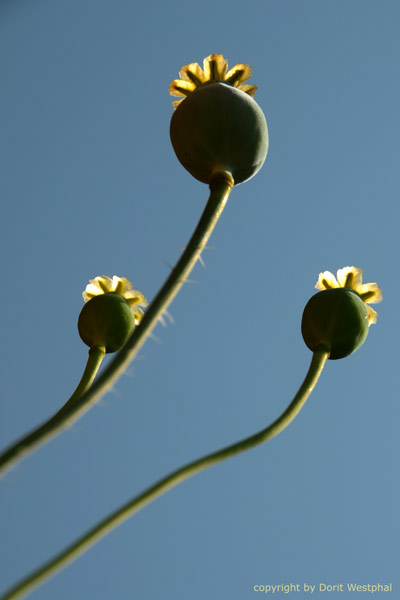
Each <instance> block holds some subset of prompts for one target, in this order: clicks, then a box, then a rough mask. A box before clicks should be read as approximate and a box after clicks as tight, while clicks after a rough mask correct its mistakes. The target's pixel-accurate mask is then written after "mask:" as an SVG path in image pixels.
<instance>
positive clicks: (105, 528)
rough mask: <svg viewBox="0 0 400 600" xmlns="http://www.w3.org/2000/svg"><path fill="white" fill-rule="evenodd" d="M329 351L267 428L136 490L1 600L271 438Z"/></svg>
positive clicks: (319, 355)
mask: <svg viewBox="0 0 400 600" xmlns="http://www.w3.org/2000/svg"><path fill="white" fill-rule="evenodd" d="M328 356H329V353H328V352H327V351H325V349H321V350H319V351H317V352H315V353H314V354H313V357H312V361H311V365H310V368H309V370H308V373H307V375H306V377H305V379H304V381H303V383H302V385H301V387H300V389H299V391H298V392H297V394H296V396H295V397H294V399H293V400H292V402H291V403H290V404H289V406H288V408H287V409H286V410H285V411H284V412H283V413H282V415H281V416H280V417H279V418H278V419H276V421H274V422H273V423H272V424H271V425H269V426H268V427H267V428H266V429H263V430H262V431H260V432H258V433H256V434H254V435H252V436H250V437H248V438H245V439H243V440H241V441H239V442H237V443H236V444H232V445H230V446H227V447H226V448H222V450H218V451H217V452H214V453H212V454H208V455H206V456H203V457H202V458H200V459H198V460H195V461H194V462H191V463H189V464H187V465H185V466H184V467H181V468H180V469H177V470H176V471H174V472H173V473H170V474H169V475H167V476H166V477H164V478H163V479H161V480H160V481H158V482H157V483H156V484H154V485H153V486H151V487H150V488H148V489H147V490H145V491H144V492H143V493H141V494H139V496H136V497H135V498H133V499H132V500H130V501H129V502H128V503H126V504H124V505H123V506H122V507H121V508H119V509H118V510H116V511H115V512H113V513H112V514H111V515H109V516H108V517H106V518H105V519H104V520H103V521H101V522H100V523H98V524H97V525H95V527H93V528H92V529H90V530H89V531H88V532H87V533H86V534H85V535H83V536H82V537H80V538H79V539H78V540H77V541H76V542H74V543H73V544H71V545H70V546H69V547H68V548H66V550H64V551H63V552H61V553H60V554H58V555H57V556H56V557H55V558H54V559H52V560H50V561H49V562H48V563H46V564H45V565H44V566H43V567H41V568H39V569H38V570H37V571H35V572H34V573H32V574H31V575H29V576H28V577H26V578H25V579H23V580H22V581H21V582H20V583H18V584H17V585H15V586H14V587H13V588H12V589H10V590H9V591H8V592H6V594H5V595H4V596H1V598H0V600H11V599H15V598H23V597H25V595H26V594H27V593H28V592H29V591H31V590H32V589H33V588H35V587H37V586H38V585H40V584H41V583H44V581H46V580H47V579H49V578H50V577H51V576H52V575H54V574H55V573H57V571H60V570H61V569H63V568H64V567H66V566H67V565H68V564H69V563H71V562H73V561H74V560H76V559H77V558H78V556H80V555H81V554H83V553H84V552H86V550H88V549H89V548H90V547H91V546H93V545H94V544H95V543H96V542H98V541H99V540H100V539H101V538H103V537H104V536H105V535H107V534H108V533H109V532H110V531H112V530H113V529H115V528H116V527H118V525H121V524H122V523H123V522H124V521H126V520H127V519H128V518H129V517H131V516H132V515H133V514H135V513H136V512H138V511H139V510H141V509H142V508H144V507H145V506H147V505H148V504H150V502H152V501H153V500H155V499H156V498H158V497H159V496H161V495H162V494H164V493H165V492H166V491H168V490H169V489H171V488H173V487H174V486H175V485H177V484H178V483H180V482H181V481H184V480H185V479H188V478H189V477H191V476H192V475H195V474H196V473H199V472H200V471H203V470H204V469H206V468H207V467H211V466H212V465H215V464H217V463H219V462H221V461H223V460H226V459H227V458H230V457H231V456H235V455H236V454H239V453H241V452H244V451H245V450H249V449H250V448H253V447H254V446H258V445H259V444H262V443H263V442H266V441H268V440H270V439H271V438H273V437H275V436H276V435H278V433H280V432H281V431H282V430H283V429H285V428H286V427H287V426H288V425H289V424H290V423H291V422H292V421H293V419H294V418H295V416H296V415H297V414H298V412H299V411H300V409H301V408H302V406H303V405H304V403H305V401H306V400H307V398H308V396H309V395H310V394H311V392H312V390H313V389H314V387H315V385H316V383H317V381H318V378H319V376H320V374H321V372H322V369H323V367H324V364H325V361H326V359H327V358H328Z"/></svg>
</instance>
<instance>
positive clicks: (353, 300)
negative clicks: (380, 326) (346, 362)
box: [301, 288, 369, 360]
mask: <svg viewBox="0 0 400 600" xmlns="http://www.w3.org/2000/svg"><path fill="white" fill-rule="evenodd" d="M368 328H369V325H368V310H367V307H366V305H365V304H364V302H363V301H362V299H361V297H360V296H359V295H358V294H357V293H356V292H354V291H353V290H351V289H349V288H336V289H329V290H324V291H322V292H319V293H318V294H315V296H313V297H312V298H311V299H310V300H309V301H308V303H307V305H306V307H305V309H304V312H303V319H302V323H301V332H302V335H303V339H304V341H305V343H306V345H307V346H308V347H309V348H310V350H312V351H313V352H315V351H316V350H317V349H318V347H325V348H326V349H327V350H329V352H330V355H329V358H331V359H333V360H335V359H338V358H344V357H345V356H349V354H352V353H353V352H355V351H356V350H357V349H358V348H359V347H360V346H361V345H362V344H363V343H364V341H365V339H366V337H367V335H368Z"/></svg>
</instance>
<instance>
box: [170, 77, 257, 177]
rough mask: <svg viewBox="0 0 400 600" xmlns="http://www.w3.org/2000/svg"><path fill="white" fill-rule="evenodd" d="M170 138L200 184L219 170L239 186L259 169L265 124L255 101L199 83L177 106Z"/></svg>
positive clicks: (221, 85) (221, 86) (220, 86)
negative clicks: (230, 176)
mask: <svg viewBox="0 0 400 600" xmlns="http://www.w3.org/2000/svg"><path fill="white" fill-rule="evenodd" d="M170 135H171V142H172V146H173V148H174V150H175V153H176V156H177V157H178V159H179V161H180V162H181V163H182V165H183V166H184V167H185V169H187V170H188V171H189V173H191V175H193V177H195V178H196V179H198V180H199V181H202V182H203V183H209V181H210V179H211V176H212V174H213V173H215V172H218V171H228V172H229V173H231V175H232V177H233V179H234V181H235V184H238V183H242V182H243V181H246V180H247V179H250V177H253V175H255V174H256V173H257V171H259V169H260V168H261V167H262V165H263V163H264V161H265V158H266V156H267V151H268V129H267V122H266V120H265V116H264V113H263V112H262V110H261V108H260V107H259V106H258V104H257V102H255V101H254V100H253V98H252V97H251V96H249V95H248V94H246V93H245V92H242V91H241V90H239V89H237V88H235V87H233V86H231V85H229V84H226V83H223V82H220V81H210V82H207V83H205V84H203V85H202V86H201V87H199V88H197V89H196V90H195V91H194V92H192V93H191V94H190V95H189V96H188V97H187V98H186V99H185V100H184V101H183V102H181V103H180V104H179V106H178V107H177V109H176V110H175V112H174V114H173V115H172V119H171V127H170Z"/></svg>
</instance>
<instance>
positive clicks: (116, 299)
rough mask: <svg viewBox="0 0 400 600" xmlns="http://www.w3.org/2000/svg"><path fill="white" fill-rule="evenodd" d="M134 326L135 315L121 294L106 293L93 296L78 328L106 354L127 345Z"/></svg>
mask: <svg viewBox="0 0 400 600" xmlns="http://www.w3.org/2000/svg"><path fill="white" fill-rule="evenodd" d="M134 328H135V314H134V312H133V311H132V308H131V307H130V305H129V304H128V302H127V300H125V298H124V297H123V296H121V295H120V294H119V293H116V292H107V293H104V294H101V295H98V296H94V297H93V298H91V299H90V300H89V301H88V302H87V303H86V304H85V305H84V306H83V308H82V310H81V313H80V315H79V319H78V330H79V335H80V336H81V338H82V340H83V341H84V342H85V344H87V345H88V346H90V348H93V347H101V346H102V347H104V348H105V349H106V352H107V353H110V352H116V350H119V349H120V348H122V346H124V344H125V342H126V341H127V340H128V338H129V336H130V335H131V333H132V331H133V330H134Z"/></svg>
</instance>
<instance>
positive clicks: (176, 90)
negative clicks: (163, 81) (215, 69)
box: [168, 79, 196, 96]
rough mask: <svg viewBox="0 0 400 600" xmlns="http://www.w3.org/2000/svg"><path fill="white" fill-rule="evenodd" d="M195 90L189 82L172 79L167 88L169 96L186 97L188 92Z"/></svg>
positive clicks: (193, 85)
mask: <svg viewBox="0 0 400 600" xmlns="http://www.w3.org/2000/svg"><path fill="white" fill-rule="evenodd" d="M195 89H196V86H195V84H194V83H192V82H191V81H182V79H174V80H173V81H171V85H170V86H169V90H168V91H169V93H170V94H171V96H188V95H189V94H190V92H193V90H195Z"/></svg>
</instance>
